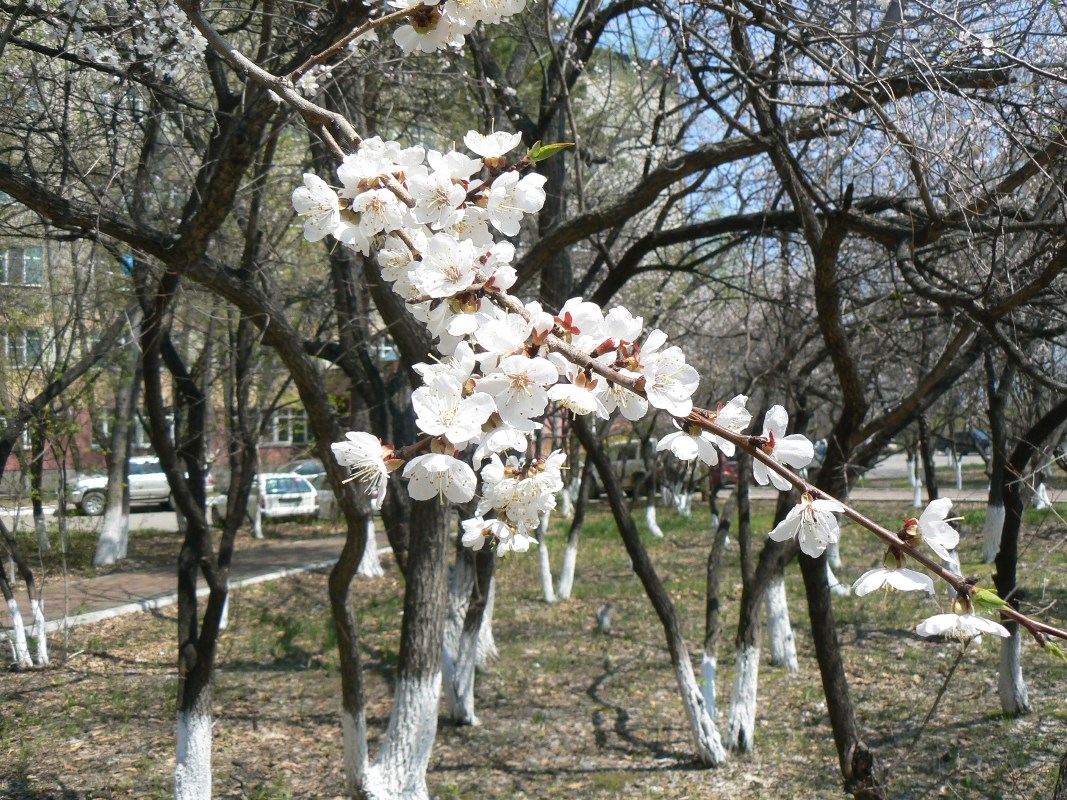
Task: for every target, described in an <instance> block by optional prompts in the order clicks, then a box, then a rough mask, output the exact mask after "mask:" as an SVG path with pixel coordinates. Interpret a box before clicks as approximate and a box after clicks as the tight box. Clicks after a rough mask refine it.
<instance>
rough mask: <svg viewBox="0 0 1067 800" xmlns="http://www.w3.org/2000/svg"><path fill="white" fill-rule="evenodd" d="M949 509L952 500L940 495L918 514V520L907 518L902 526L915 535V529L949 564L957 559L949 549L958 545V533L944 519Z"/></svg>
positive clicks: (953, 548) (954, 562)
mask: <svg viewBox="0 0 1067 800" xmlns="http://www.w3.org/2000/svg"><path fill="white" fill-rule="evenodd" d="M951 509H952V500H951V499H949V498H948V497H941V498H939V499H937V500H934V501H932V502H931V503H930V505H928V506H927V507H926V509H925V510H924V511H923V513H922V514H921V515H919V519H918V520H914V519H910V520H907V521H906V522H905V523H904V527H905V529H906V531H907V532H908V533H909V534H911V535H915V533H916V531H917V532H918V535H919V536H920V537H921V538H922V540H923V541H924V542H926V544H927V545H928V546H929V547H930V549H931V550H933V551H934V552H935V553H937V555H938V556H940V557H941V558H942V559H943V560H945V561H948V562H949V563H951V564H956V563H958V561H957V560H956V558H955V557H954V556H953V555H952V553H950V552H949V551H950V550H955V549H956V547H957V546H958V545H959V543H960V534H959V531H957V530H956V529H955V528H953V527H952V526H951V525H949V524H948V523H947V522H946V521H945V517H947V516H948V512H949V511H950V510H951Z"/></svg>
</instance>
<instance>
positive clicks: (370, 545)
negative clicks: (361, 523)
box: [356, 515, 385, 578]
mask: <svg viewBox="0 0 1067 800" xmlns="http://www.w3.org/2000/svg"><path fill="white" fill-rule="evenodd" d="M356 574H357V575H361V576H363V577H364V578H380V577H382V576H383V575H385V570H384V569H382V560H381V559H380V558H379V557H378V541H377V539H376V538H375V535H374V516H373V515H371V516H368V517H367V544H366V546H365V547H364V548H363V557H362V558H361V559H360V560H359V568H358V569H357V570H356Z"/></svg>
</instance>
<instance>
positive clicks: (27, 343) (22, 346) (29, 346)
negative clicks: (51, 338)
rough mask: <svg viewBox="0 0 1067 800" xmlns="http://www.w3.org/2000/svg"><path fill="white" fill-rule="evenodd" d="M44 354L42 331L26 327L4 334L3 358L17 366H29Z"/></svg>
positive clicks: (37, 361) (38, 360)
mask: <svg viewBox="0 0 1067 800" xmlns="http://www.w3.org/2000/svg"><path fill="white" fill-rule="evenodd" d="M43 355H44V331H43V330H42V329H41V328H27V329H26V330H23V331H9V332H8V334H7V335H6V336H4V360H5V361H8V362H10V363H12V364H16V365H19V366H27V367H28V366H30V365H32V364H37V363H39V362H40V361H41V357H42V356H43Z"/></svg>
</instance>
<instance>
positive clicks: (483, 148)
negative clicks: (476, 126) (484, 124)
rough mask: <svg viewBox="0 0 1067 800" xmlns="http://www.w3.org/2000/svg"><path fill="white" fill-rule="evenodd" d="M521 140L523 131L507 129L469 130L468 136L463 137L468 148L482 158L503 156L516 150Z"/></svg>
mask: <svg viewBox="0 0 1067 800" xmlns="http://www.w3.org/2000/svg"><path fill="white" fill-rule="evenodd" d="M521 141H522V134H521V133H507V132H506V131H496V132H495V133H490V134H482V133H479V132H478V131H467V134H466V136H464V137H463V144H465V145H467V149H468V150H470V151H471V152H472V153H477V154H478V155H480V156H481V157H482V158H501V157H502V156H504V154H506V153H510V152H511V151H512V150H514V149H515V148H516V147H517V146H518V144H519V142H521Z"/></svg>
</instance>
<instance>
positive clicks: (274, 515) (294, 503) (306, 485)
mask: <svg viewBox="0 0 1067 800" xmlns="http://www.w3.org/2000/svg"><path fill="white" fill-rule="evenodd" d="M257 496H258V497H259V498H260V511H261V513H262V514H263V517H264V519H291V518H293V517H314V516H316V515H317V514H318V511H319V493H318V490H317V489H316V488H315V487H314V486H313V485H312V483H311V481H309V480H308V479H307V478H305V477H304V476H303V475H297V474H296V473H295V472H264V473H260V474H259V475H257V476H256V478H255V481H254V482H253V484H252V493H251V495H250V496H249V498H248V508H249V511H250V512H251V510H252V509H254V508H255V503H256V498H257ZM226 503H227V495H226V494H225V493H223V494H220V495H219V496H218V497H217V498H216V499H215V502H214V504H213V505H212V519H213V520H214V521H215V522H225V520H226Z"/></svg>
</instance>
